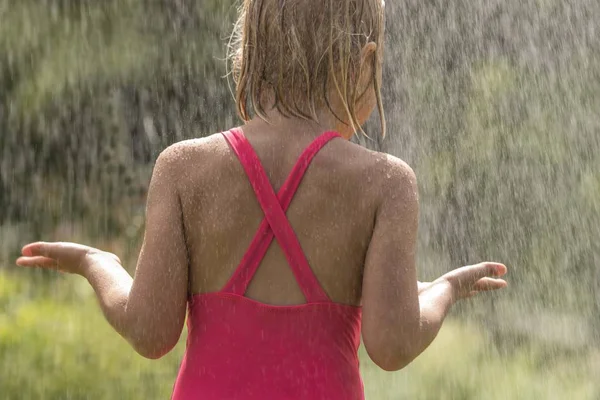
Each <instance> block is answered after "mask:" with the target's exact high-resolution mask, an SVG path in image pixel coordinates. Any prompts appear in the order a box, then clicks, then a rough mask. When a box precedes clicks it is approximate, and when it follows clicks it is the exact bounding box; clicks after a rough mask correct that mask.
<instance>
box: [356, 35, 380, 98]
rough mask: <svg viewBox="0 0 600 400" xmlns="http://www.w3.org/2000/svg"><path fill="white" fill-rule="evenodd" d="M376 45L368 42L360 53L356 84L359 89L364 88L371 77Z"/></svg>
mask: <svg viewBox="0 0 600 400" xmlns="http://www.w3.org/2000/svg"><path fill="white" fill-rule="evenodd" d="M376 53H377V43H375V42H368V43H367V44H365V45H364V46H363V48H362V49H361V51H360V71H361V76H360V77H359V80H358V84H359V87H360V88H366V87H367V85H368V84H369V83H370V82H371V77H372V76H373V57H376Z"/></svg>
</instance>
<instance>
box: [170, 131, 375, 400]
mask: <svg viewBox="0 0 600 400" xmlns="http://www.w3.org/2000/svg"><path fill="white" fill-rule="evenodd" d="M254 125H256V124H253V125H252V126H246V127H245V129H244V131H242V130H241V129H234V130H232V131H229V132H227V133H225V134H223V135H220V134H219V135H213V136H211V137H209V138H208V139H206V140H203V141H191V142H186V143H183V144H180V145H178V146H176V147H177V150H178V151H179V152H180V154H179V157H178V158H179V159H180V160H182V161H181V163H180V168H181V169H182V171H181V172H182V173H181V176H185V178H184V179H182V180H181V181H180V182H178V190H177V191H178V193H179V197H180V199H181V203H182V212H183V221H184V224H185V236H186V238H187V246H188V254H189V259H190V267H189V268H190V270H189V282H190V286H191V287H190V292H191V293H192V294H191V296H190V306H189V316H188V342H187V348H186V355H185V358H184V360H183V362H182V366H181V369H180V373H179V376H178V379H177V382H176V385H175V390H174V395H173V398H174V399H177V400H181V399H188V398H194V397H195V396H197V395H199V394H203V395H205V396H208V397H209V398H240V399H241V398H244V399H253V398H264V395H265V393H269V396H272V397H273V398H293V399H296V398H311V399H331V398H344V399H362V393H363V387H362V381H361V378H360V373H359V369H358V358H357V350H358V346H359V343H360V321H361V308H360V307H359V306H358V305H359V303H360V299H361V287H362V275H363V266H364V260H365V257H366V252H367V247H368V244H369V242H370V238H371V232H372V230H373V224H374V221H375V214H376V210H377V204H378V198H377V196H376V195H375V196H368V195H366V196H360V200H359V201H357V200H356V196H357V193H358V191H359V190H361V189H362V190H365V191H366V193H380V191H379V190H369V189H373V188H372V187H371V188H370V187H369V186H370V185H375V186H376V185H377V183H373V182H372V179H368V178H367V177H368V176H373V172H374V171H373V170H374V169H376V168H377V165H378V164H379V163H378V162H377V160H378V159H380V157H376V156H375V155H374V153H371V152H368V151H366V150H364V149H362V148H360V147H358V146H356V145H353V144H351V143H349V142H347V141H345V140H343V139H342V138H341V137H340V136H339V134H337V133H334V132H328V133H324V134H321V135H319V136H318V138H314V137H312V138H311V135H302V134H300V133H298V132H288V133H287V134H286V133H278V132H274V131H271V129H268V128H265V127H262V132H258V131H255V128H254ZM258 128H259V129H260V127H258ZM244 132H245V133H244ZM289 135H297V136H296V137H297V138H300V139H296V140H291V139H292V137H290V136H289ZM249 139H250V140H249ZM309 140H310V142H308V141H309ZM305 141H306V143H304V142H305ZM307 154H311V156H307ZM291 160H295V162H293V163H292V162H290V161H291ZM259 164H260V165H262V167H263V168H264V170H263V171H264V172H266V174H264V175H261V174H262V172H261V170H260V168H258V169H256V168H253V166H254V167H255V166H257V165H259ZM200 165H202V168H198V169H195V170H194V167H195V166H200ZM299 166H304V167H306V169H305V170H302V169H301V168H299ZM183 170H186V171H190V172H189V173H187V174H183ZM292 171H293V172H292ZM290 175H291V176H292V177H293V178H297V179H295V182H296V184H293V183H292V184H288V183H289V182H293V181H294V179H289V180H288V177H289V176H290ZM261 176H262V177H264V178H265V179H263V180H261ZM365 181H368V182H367V185H365V184H364V183H365ZM284 182H285V183H284ZM273 183H274V185H273ZM273 186H274V187H273ZM271 187H273V189H275V190H274V191H272V189H271ZM280 189H281V193H287V196H286V195H285V194H281V195H279V196H278V197H279V198H277V197H276V195H275V193H276V192H277V193H279V192H280ZM286 198H287V200H285V199H286ZM259 199H260V200H259ZM269 200H272V201H273V202H274V203H271V204H270V205H269V204H268V202H269ZM188 206H189V207H188ZM288 206H289V209H287V207H288ZM275 209H277V210H278V211H279V214H277V212H274V210H275ZM286 209H287V210H286ZM286 211H287V216H286V215H285V212H286ZM264 220H266V222H265V221H264ZM288 221H289V222H288ZM286 227H287V228H288V231H287V233H288V234H287V235H286V233H285V228H286ZM271 231H272V232H273V235H274V236H275V240H274V241H273V242H271V239H272V238H271V236H269V234H270V233H271ZM296 238H297V239H298V240H296ZM261 244H263V245H264V247H263V251H261V250H260V248H261ZM349 249H351V250H349ZM315 278H316V279H315Z"/></svg>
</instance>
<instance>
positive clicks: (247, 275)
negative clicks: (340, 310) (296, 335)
mask: <svg viewBox="0 0 600 400" xmlns="http://www.w3.org/2000/svg"><path fill="white" fill-rule="evenodd" d="M223 136H224V137H225V139H226V140H227V142H228V143H229V145H230V146H231V148H232V149H233V151H234V153H235V154H236V156H237V157H238V159H239V160H240V163H241V164H242V167H243V168H244V171H245V172H246V175H247V176H248V179H249V180H250V183H251V185H252V188H253V189H254V193H255V194H256V197H257V199H258V201H259V203H260V206H261V208H262V210H263V212H264V213H265V219H264V220H263V221H262V222H261V224H260V227H259V229H258V231H257V233H256V235H255V236H254V239H253V240H252V243H251V244H250V247H249V248H248V250H247V251H246V254H244V257H243V258H242V261H241V263H240V265H239V266H238V268H237V269H236V271H235V273H234V274H233V276H232V277H231V279H230V280H229V282H228V283H227V284H226V285H225V288H224V289H223V291H224V292H230V293H236V294H239V295H242V296H243V295H244V293H245V292H246V290H247V288H248V285H249V284H250V281H251V280H252V278H253V276H254V274H255V273H256V270H257V269H258V266H259V265H260V262H261V261H262V259H263V257H264V256H265V254H266V252H267V250H268V248H269V246H270V244H271V242H272V240H273V238H274V237H276V238H277V241H278V242H279V245H280V246H281V248H282V250H283V252H284V254H285V257H286V259H287V261H288V263H289V265H290V267H291V268H292V272H293V273H294V276H295V277H296V281H297V282H298V285H299V286H300V289H301V290H302V292H303V293H304V296H305V297H306V301H307V302H308V303H316V302H329V301H331V300H330V299H329V297H328V296H327V294H326V293H325V291H324V290H323V288H322V287H321V285H320V284H319V281H318V280H317V278H316V277H315V275H314V273H313V271H312V269H311V268H310V265H309V264H308V260H307V259H306V255H305V254H304V251H303V250H302V247H301V246H300V242H299V241H298V238H297V236H296V234H295V232H294V230H293V228H292V226H291V225H290V222H289V220H288V219H287V217H286V215H285V212H286V211H287V209H288V207H289V205H290V203H291V201H292V198H293V197H294V194H295V193H296V191H297V189H298V186H299V185H300V183H301V182H302V178H303V177H304V174H305V172H306V170H307V168H308V166H309V165H310V163H311V161H312V159H313V158H314V156H315V155H316V154H317V153H318V152H319V150H321V149H322V148H323V146H325V145H326V144H327V143H329V141H331V140H332V139H334V138H336V137H340V135H339V134H338V133H336V132H325V133H324V134H322V135H321V136H319V137H318V138H317V139H315V140H314V141H313V142H312V143H311V144H310V145H309V146H308V147H307V148H306V149H305V150H304V152H303V153H302V155H301V156H300V158H299V159H298V161H297V162H296V164H295V165H294V167H293V169H292V172H291V173H290V175H289V176H288V178H287V179H286V181H285V183H284V184H283V186H282V187H281V189H280V190H279V193H278V194H277V195H275V191H274V190H273V187H272V186H271V184H270V182H269V178H268V177H267V174H266V173H265V170H264V168H263V166H262V163H261V162H260V159H259V158H258V156H257V154H256V152H255V151H254V149H253V148H252V145H251V144H250V143H249V142H248V140H247V139H246V137H245V136H244V134H243V132H242V131H241V130H239V129H232V130H230V131H228V132H224V133H223Z"/></svg>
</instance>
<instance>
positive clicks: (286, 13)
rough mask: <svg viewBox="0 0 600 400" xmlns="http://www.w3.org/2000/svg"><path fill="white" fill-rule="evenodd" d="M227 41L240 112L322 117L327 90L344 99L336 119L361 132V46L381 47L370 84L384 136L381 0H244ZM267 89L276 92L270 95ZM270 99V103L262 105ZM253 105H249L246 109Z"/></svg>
mask: <svg viewBox="0 0 600 400" xmlns="http://www.w3.org/2000/svg"><path fill="white" fill-rule="evenodd" d="M239 15H240V16H239V19H238V21H237V23H236V25H235V29H234V32H233V34H232V37H231V41H230V46H229V51H230V54H229V59H230V61H231V65H232V68H231V73H232V75H233V79H234V81H235V84H236V94H235V99H236V104H237V111H238V114H239V116H240V117H241V118H242V119H243V120H244V121H248V120H250V119H251V114H255V115H258V116H259V117H260V118H262V119H264V120H267V117H266V112H265V109H266V107H274V108H277V110H278V111H279V112H280V113H281V114H282V115H284V116H285V117H300V118H303V119H306V120H312V121H315V122H318V121H317V110H318V109H320V108H321V107H325V106H327V107H328V108H329V110H330V111H331V112H332V113H333V114H334V115H335V113H334V111H333V110H332V108H331V105H330V99H329V90H331V89H335V91H336V92H337V94H338V95H339V97H340V99H341V100H342V103H343V107H344V110H345V113H346V117H345V118H343V117H340V116H339V115H335V117H336V118H337V119H338V120H340V121H341V122H344V123H348V124H349V125H350V126H351V127H352V128H353V130H354V132H357V130H360V131H361V132H362V133H363V134H365V133H364V131H363V129H362V127H361V126H360V124H359V121H358V119H357V115H356V104H357V101H358V100H359V99H360V98H361V96H362V95H364V93H366V91H367V90H368V89H369V87H367V88H366V90H365V92H363V93H358V91H359V90H358V87H357V86H358V79H359V77H360V76H361V73H362V71H361V67H362V65H361V50H362V48H363V46H365V45H366V44H367V43H368V42H375V44H377V50H376V54H375V55H374V56H373V57H371V59H372V62H373V65H372V71H373V76H372V79H371V82H370V84H369V85H373V88H374V90H375V93H376V98H377V107H378V110H379V115H380V120H381V128H382V135H383V136H385V130H386V124H385V116H384V111H383V104H382V100H381V91H380V87H381V82H380V79H381V64H382V62H381V61H382V57H383V55H382V53H383V32H384V3H383V1H382V0H243V3H242V4H241V6H240V14H239ZM267 93H269V94H271V95H272V96H271V97H267V96H265V95H266V94H267ZM267 98H269V99H270V103H271V104H265V103H266V102H267ZM249 106H250V107H249Z"/></svg>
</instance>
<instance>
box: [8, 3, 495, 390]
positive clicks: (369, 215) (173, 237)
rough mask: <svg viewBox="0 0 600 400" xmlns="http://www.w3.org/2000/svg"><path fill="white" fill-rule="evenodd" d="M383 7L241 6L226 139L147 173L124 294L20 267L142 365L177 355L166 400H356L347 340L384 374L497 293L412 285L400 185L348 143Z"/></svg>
mask: <svg viewBox="0 0 600 400" xmlns="http://www.w3.org/2000/svg"><path fill="white" fill-rule="evenodd" d="M383 15H384V5H383V3H382V1H381V0H339V1H335V2H334V1H333V0H326V1H323V0H319V1H316V0H313V1H310V0H288V1H285V2H282V1H279V0H245V1H244V3H243V6H242V7H241V15H240V19H239V22H238V24H237V25H236V34H235V35H234V38H235V39H236V40H234V41H233V42H232V48H233V50H234V51H233V54H232V59H233V75H234V78H235V81H236V85H237V87H236V100H237V109H238V112H239V114H240V116H241V118H242V119H243V120H244V125H243V126H242V127H240V128H235V129H232V130H229V131H227V132H225V133H222V134H215V135H212V136H209V137H207V138H204V139H197V140H189V141H184V142H181V143H177V144H175V145H173V146H171V147H169V148H167V149H166V150H165V151H163V152H162V153H161V155H160V156H159V158H158V160H157V162H156V165H155V169H154V173H153V177H152V180H151V183H150V189H149V193H148V200H147V221H146V232H145V236H144V242H143V245H142V249H141V253H140V256H139V260H138V265H137V269H136V273H135V279H133V278H132V277H131V276H130V275H129V274H128V273H127V272H126V270H125V269H124V268H123V267H122V266H121V262H120V260H119V258H118V257H117V256H116V255H114V254H110V253H107V252H103V251H101V250H98V249H95V248H91V247H87V246H83V245H78V244H73V243H44V242H38V243H33V244H29V245H27V246H25V247H24V248H23V250H22V253H23V257H20V258H19V259H18V260H17V264H18V265H21V266H39V267H43V268H56V269H58V270H60V271H63V272H68V273H74V274H79V275H82V276H83V277H85V278H86V279H87V280H88V281H89V283H90V284H91V286H92V287H93V288H94V290H95V292H96V294H97V296H98V300H99V303H100V306H101V308H102V310H103V312H104V315H105V316H106V319H107V320H108V321H109V323H110V324H111V325H112V326H113V327H114V328H115V330H116V331H117V332H119V334H121V335H122V336H123V337H124V338H126V339H127V340H128V341H129V343H131V345H132V347H133V348H134V349H135V350H136V351H137V352H138V353H140V354H141V355H142V356H144V357H148V358H153V359H155V358H160V357H162V356H163V355H165V354H166V353H168V352H169V351H170V350H171V349H172V348H173V347H174V346H175V344H176V343H177V341H178V339H179V337H180V334H181V331H182V327H183V324H184V320H185V318H186V307H188V315H187V316H188V341H187V348H186V353H185V357H184V359H183V362H182V364H181V368H180V371H179V375H178V378H177V381H176V383H175V387H174V392H173V399H176V400H182V399H198V398H202V399H264V398H274V399H344V400H347V399H362V398H363V385H362V381H361V378H360V373H359V363H358V358H357V350H358V346H359V342H360V335H361V334H362V338H363V341H364V346H365V348H366V350H367V352H368V354H369V356H370V357H371V359H372V360H373V361H374V362H375V363H376V364H377V365H378V366H379V367H381V368H383V369H384V370H387V371H396V370H399V369H401V368H403V367H404V366H406V365H407V364H409V363H410V362H411V361H412V360H414V359H415V358H416V357H417V356H418V355H419V354H420V353H421V352H422V351H423V350H425V348H427V346H429V344H430V343H431V342H432V341H433V339H434V338H435V336H436V334H437V333H438V331H439V329H440V327H441V324H442V321H443V320H444V317H445V316H446V314H447V313H448V311H449V309H450V307H451V306H452V304H454V303H455V302H456V301H458V300H460V299H464V298H467V297H471V296H473V295H475V294H477V293H479V292H481V291H485V290H492V289H499V288H503V287H505V286H506V282H505V281H503V280H501V279H498V277H500V276H502V275H504V274H505V273H506V267H505V266H504V265H502V264H496V263H483V264H479V265H474V266H470V267H464V268H460V269H458V270H455V271H452V272H450V273H448V274H446V275H444V276H442V277H440V278H439V279H437V280H436V281H434V282H432V283H424V284H421V283H418V282H417V274H416V269H415V252H416V250H415V248H416V239H417V221H418V200H417V184H416V180H415V176H414V173H413V171H412V170H411V168H410V167H409V166H408V165H407V164H405V163H404V162H403V161H401V160H399V159H397V158H394V157H392V156H389V155H386V154H380V153H376V152H372V151H368V150H366V149H364V148H362V147H360V146H358V145H355V144H353V143H351V142H350V141H348V139H350V138H351V137H352V136H353V135H354V134H356V133H357V131H360V132H362V128H361V125H362V124H363V123H364V122H365V121H366V120H367V118H368V117H369V115H370V114H371V112H372V111H373V110H374V108H375V107H377V108H378V110H379V113H380V114H381V121H382V127H383V130H384V131H385V123H384V118H383V106H382V102H381V96H380V91H379V89H380V85H381V69H382V60H383V30H384V22H383V21H384V17H383Z"/></svg>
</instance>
